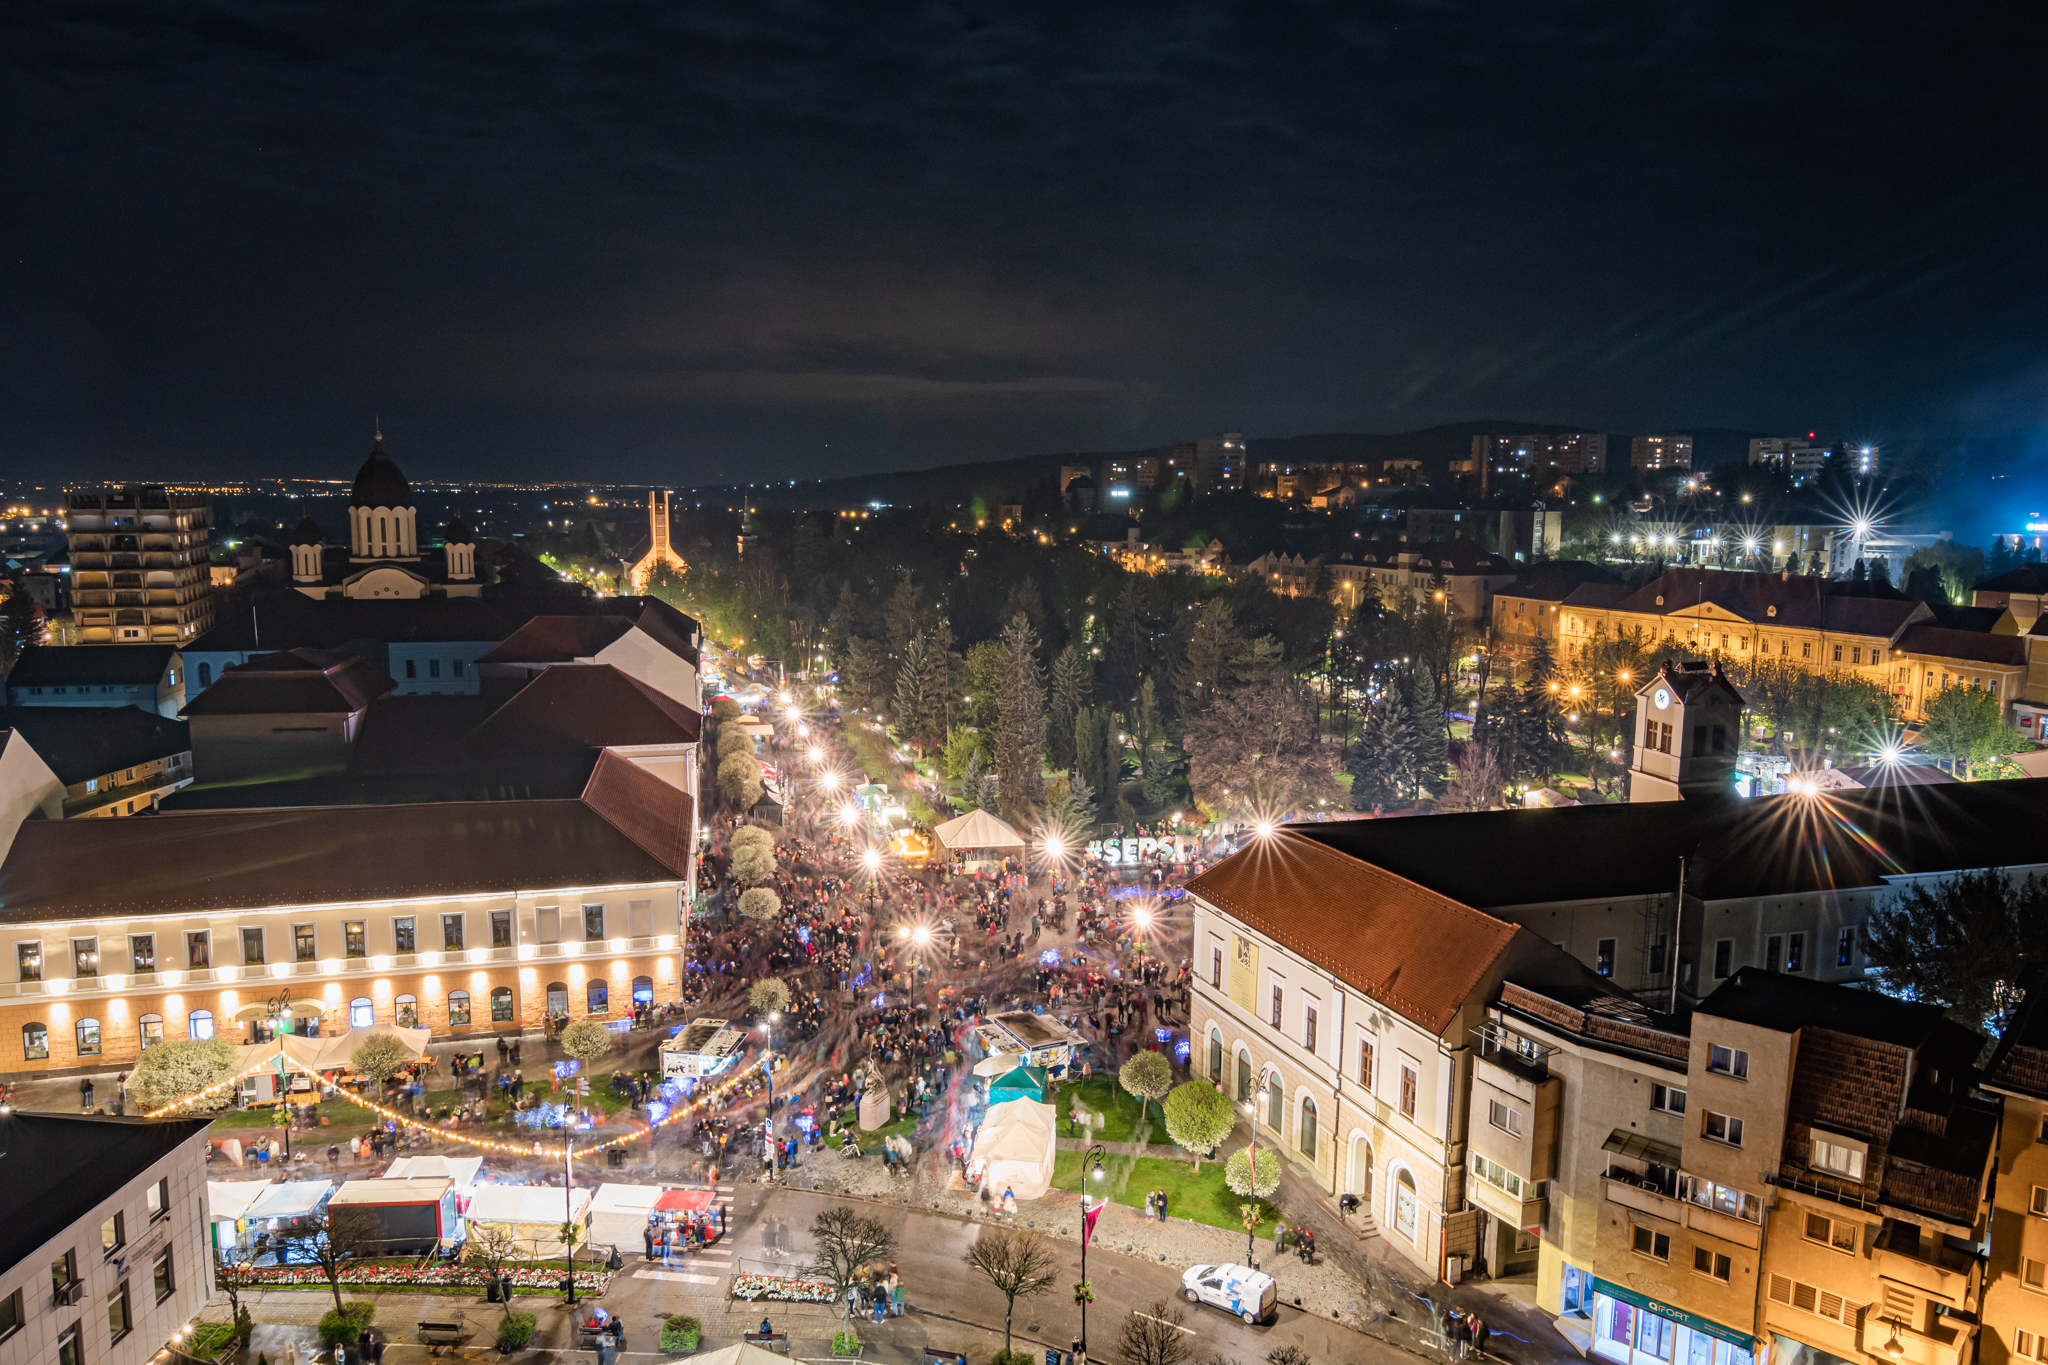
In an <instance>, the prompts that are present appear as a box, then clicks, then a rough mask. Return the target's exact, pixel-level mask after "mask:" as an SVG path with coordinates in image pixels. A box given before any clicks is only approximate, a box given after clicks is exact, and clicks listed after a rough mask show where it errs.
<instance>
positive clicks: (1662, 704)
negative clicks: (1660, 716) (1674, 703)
mask: <svg viewBox="0 0 2048 1365" xmlns="http://www.w3.org/2000/svg"><path fill="white" fill-rule="evenodd" d="M1650 700H1651V701H1653V702H1656V703H1657V709H1658V710H1659V711H1662V710H1665V709H1666V708H1668V707H1669V706H1670V705H1671V693H1670V691H1669V690H1668V689H1666V688H1662V687H1660V688H1658V689H1657V690H1656V692H1655V693H1654V694H1652V695H1651V697H1650Z"/></svg>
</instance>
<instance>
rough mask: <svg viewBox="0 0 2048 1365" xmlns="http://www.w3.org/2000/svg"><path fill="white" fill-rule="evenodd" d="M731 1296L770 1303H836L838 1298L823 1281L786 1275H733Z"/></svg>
mask: <svg viewBox="0 0 2048 1365" xmlns="http://www.w3.org/2000/svg"><path fill="white" fill-rule="evenodd" d="M732 1296H733V1297H734V1298H736V1299H766V1300H768V1301H769V1302H771V1303H836V1302H838V1300H839V1296H838V1295H837V1294H834V1293H833V1292H832V1286H831V1285H829V1284H827V1283H826V1282H825V1281H823V1280H798V1279H792V1278H790V1277H789V1276H786V1275H735V1276H734V1277H733V1281H732Z"/></svg>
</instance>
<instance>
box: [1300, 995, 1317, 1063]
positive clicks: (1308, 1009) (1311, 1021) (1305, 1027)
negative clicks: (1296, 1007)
mask: <svg viewBox="0 0 2048 1365" xmlns="http://www.w3.org/2000/svg"><path fill="white" fill-rule="evenodd" d="M1301 1045H1302V1046H1303V1047H1305V1048H1307V1049H1308V1050H1309V1051H1310V1052H1314V1051H1315V1050H1316V1007H1315V1006H1314V1005H1308V1006H1305V1007H1304V1008H1303V1009H1302V1011H1301Z"/></svg>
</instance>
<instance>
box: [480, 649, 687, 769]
mask: <svg viewBox="0 0 2048 1365" xmlns="http://www.w3.org/2000/svg"><path fill="white" fill-rule="evenodd" d="M703 727H704V722H703V717H701V716H699V715H698V714H697V713H696V712H695V711H692V710H691V709H690V708H689V707H687V706H685V705H683V704H682V703H681V702H679V701H675V700H673V699H671V698H669V697H667V696H664V695H663V694H662V693H660V692H657V691H656V690H655V689H653V688H651V687H649V686H648V685H647V684H645V683H643V682H641V681H639V680H638V679H637V678H634V677H633V676H631V675H630V674H627V673H625V672H622V671H621V670H619V669H617V668H614V667H612V665H610V664H558V665H556V666H554V667H552V668H545V669H542V670H541V672H540V674H539V676H537V677H536V678H534V680H533V681H532V682H530V683H528V684H527V685H526V686H524V687H522V688H520V689H519V692H518V694H517V695H515V696H514V697H513V698H512V700H510V701H508V702H506V703H505V704H504V705H503V706H501V707H499V708H498V709H497V710H496V711H495V712H493V713H492V715H491V717H490V719H488V720H486V721H485V722H484V723H483V724H482V725H479V726H478V727H477V728H476V733H475V735H474V741H475V742H476V743H481V744H485V745H489V744H491V743H496V742H509V741H511V740H513V739H515V738H523V737H546V738H554V739H559V740H566V741H569V742H571V743H574V744H580V745H585V746H588V747H590V748H597V747H600V746H603V745H610V744H688V743H694V742H695V741H696V740H697V739H698V738H699V736H700V735H701V734H702V733H703Z"/></svg>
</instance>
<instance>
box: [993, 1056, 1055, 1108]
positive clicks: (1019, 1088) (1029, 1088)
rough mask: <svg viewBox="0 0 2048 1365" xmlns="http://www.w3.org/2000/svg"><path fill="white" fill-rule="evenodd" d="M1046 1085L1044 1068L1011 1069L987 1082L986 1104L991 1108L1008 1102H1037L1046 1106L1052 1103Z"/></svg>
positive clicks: (1022, 1067)
mask: <svg viewBox="0 0 2048 1365" xmlns="http://www.w3.org/2000/svg"><path fill="white" fill-rule="evenodd" d="M1047 1085H1048V1081H1047V1074H1046V1070H1045V1068H1044V1067H1042V1066H1018V1067H1012V1068H1011V1069H1010V1070H1008V1071H1006V1072H1004V1073H1003V1074H1002V1075H1000V1076H998V1077H996V1078H995V1079H994V1080H993V1081H990V1082H989V1087H988V1102H989V1104H990V1105H991V1106H993V1105H998V1104H1003V1103H1005V1102H1007V1101H1009V1100H1037V1101H1038V1102H1040V1103H1041V1104H1047V1103H1050V1102H1051V1101H1052V1095H1051V1094H1050V1093H1049V1091H1048V1089H1047Z"/></svg>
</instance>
